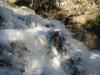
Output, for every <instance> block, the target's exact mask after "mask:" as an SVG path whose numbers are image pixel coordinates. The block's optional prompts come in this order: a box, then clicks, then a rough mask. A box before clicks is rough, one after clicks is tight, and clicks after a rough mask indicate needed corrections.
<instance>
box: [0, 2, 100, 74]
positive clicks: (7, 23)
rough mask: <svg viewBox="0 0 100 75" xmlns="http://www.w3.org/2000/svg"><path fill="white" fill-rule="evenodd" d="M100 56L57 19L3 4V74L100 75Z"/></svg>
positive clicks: (0, 51)
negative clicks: (76, 38)
mask: <svg viewBox="0 0 100 75" xmlns="http://www.w3.org/2000/svg"><path fill="white" fill-rule="evenodd" d="M99 69H100V55H99V51H98V52H96V51H95V52H90V51H89V49H88V48H87V47H86V46H85V45H84V44H83V43H82V42H79V41H78V40H75V39H74V38H73V37H72V33H71V32H70V31H69V30H68V29H66V28H65V27H64V25H63V24H61V23H60V22H59V21H57V20H48V19H44V18H42V17H40V16H39V15H36V14H35V12H34V11H33V10H31V9H29V8H27V7H17V6H15V7H13V6H10V5H7V4H6V5H4V4H2V2H0V75H100V71H99Z"/></svg>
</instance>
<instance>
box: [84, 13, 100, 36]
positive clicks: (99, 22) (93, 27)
mask: <svg viewBox="0 0 100 75" xmlns="http://www.w3.org/2000/svg"><path fill="white" fill-rule="evenodd" d="M82 27H83V29H85V30H88V31H93V32H94V33H95V34H97V35H98V36H99V37H100V33H99V32H100V14H98V15H97V16H96V18H95V19H92V20H88V21H87V22H86V23H85V24H83V25H82Z"/></svg>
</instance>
